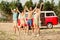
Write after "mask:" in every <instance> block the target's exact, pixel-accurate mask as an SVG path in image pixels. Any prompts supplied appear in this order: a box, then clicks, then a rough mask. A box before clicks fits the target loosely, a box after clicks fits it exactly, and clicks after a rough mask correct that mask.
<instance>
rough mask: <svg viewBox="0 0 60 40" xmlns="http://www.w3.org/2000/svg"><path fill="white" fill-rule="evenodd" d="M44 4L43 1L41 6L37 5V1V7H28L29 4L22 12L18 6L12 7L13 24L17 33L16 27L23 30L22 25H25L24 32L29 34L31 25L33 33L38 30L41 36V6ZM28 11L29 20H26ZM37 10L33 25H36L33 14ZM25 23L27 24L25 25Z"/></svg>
mask: <svg viewBox="0 0 60 40" xmlns="http://www.w3.org/2000/svg"><path fill="white" fill-rule="evenodd" d="M42 5H43V3H41V4H40V7H39V6H38V5H37V3H36V7H35V8H34V9H32V7H30V8H29V9H28V8H27V6H25V7H24V9H23V10H22V12H20V11H19V10H18V8H16V9H13V10H12V9H11V11H12V13H13V26H14V30H15V33H16V28H17V29H18V31H19V30H21V28H22V26H23V29H24V30H25V31H24V32H25V33H27V34H29V26H30V27H31V28H32V34H34V32H35V31H37V33H38V34H37V35H38V36H39V34H40V29H39V22H41V21H40V12H41V8H42ZM26 11H28V16H27V18H28V20H27V21H26V17H25V14H26ZM34 12H36V14H35V15H34V17H33V18H34V20H33V25H34V27H33V26H32V16H33V13H34ZM18 13H19V15H20V16H19V18H20V26H19V27H18V26H17V14H18ZM25 24H27V26H25Z"/></svg>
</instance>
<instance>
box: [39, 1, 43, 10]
mask: <svg viewBox="0 0 60 40" xmlns="http://www.w3.org/2000/svg"><path fill="white" fill-rule="evenodd" d="M43 4H44V3H43V2H42V3H41V4H40V10H42V9H41V8H42V5H43Z"/></svg>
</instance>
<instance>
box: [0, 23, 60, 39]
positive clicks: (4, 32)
mask: <svg viewBox="0 0 60 40" xmlns="http://www.w3.org/2000/svg"><path fill="white" fill-rule="evenodd" d="M59 26H60V24H59V25H58V26H57V27H59ZM0 40H60V28H53V29H40V36H33V35H32V32H31V30H30V34H29V35H26V34H24V30H22V31H21V32H20V35H19V33H18V31H17V33H16V34H15V33H14V31H13V25H12V23H0Z"/></svg>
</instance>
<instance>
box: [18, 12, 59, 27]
mask: <svg viewBox="0 0 60 40" xmlns="http://www.w3.org/2000/svg"><path fill="white" fill-rule="evenodd" d="M34 14H35V13H33V16H34ZM27 15H28V13H27V14H26V21H27V20H28V19H27ZM40 20H41V23H39V25H40V24H41V26H47V27H48V28H53V25H57V24H58V17H57V16H56V14H55V12H54V11H41V14H40ZM19 21H20V19H18V26H20V22H19ZM32 21H34V18H32ZM26 25H27V24H26ZM32 25H33V24H32ZM33 26H34V25H33Z"/></svg>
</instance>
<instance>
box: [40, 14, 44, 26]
mask: <svg viewBox="0 0 60 40" xmlns="http://www.w3.org/2000/svg"><path fill="white" fill-rule="evenodd" d="M40 20H41V25H42V26H44V25H45V13H41V14H40Z"/></svg>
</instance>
